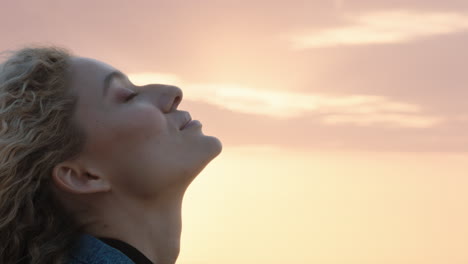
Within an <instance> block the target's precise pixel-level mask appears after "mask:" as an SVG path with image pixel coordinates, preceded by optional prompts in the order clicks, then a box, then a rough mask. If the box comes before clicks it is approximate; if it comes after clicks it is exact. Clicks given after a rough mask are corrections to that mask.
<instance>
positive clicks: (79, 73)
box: [69, 57, 116, 85]
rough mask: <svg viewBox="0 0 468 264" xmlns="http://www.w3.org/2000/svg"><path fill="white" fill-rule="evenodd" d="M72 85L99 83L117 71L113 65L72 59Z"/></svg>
mask: <svg viewBox="0 0 468 264" xmlns="http://www.w3.org/2000/svg"><path fill="white" fill-rule="evenodd" d="M69 66H70V68H69V73H70V75H71V81H72V85H73V84H75V83H83V82H87V83H88V84H89V83H99V82H102V81H103V79H104V77H105V76H106V74H108V73H109V72H111V71H114V70H116V69H115V68H114V67H112V66H111V65H109V64H107V63H105V62H102V61H99V60H96V59H92V58H85V57H72V58H71V59H70V63H69Z"/></svg>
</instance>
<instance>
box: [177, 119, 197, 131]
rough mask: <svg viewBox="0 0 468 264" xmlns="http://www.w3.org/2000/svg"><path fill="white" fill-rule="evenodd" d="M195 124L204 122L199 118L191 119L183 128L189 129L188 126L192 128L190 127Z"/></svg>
mask: <svg viewBox="0 0 468 264" xmlns="http://www.w3.org/2000/svg"><path fill="white" fill-rule="evenodd" d="M194 126H202V123H201V122H200V121H198V120H190V121H189V122H187V123H186V124H185V125H184V126H183V127H182V129H181V130H184V129H187V128H190V127H194Z"/></svg>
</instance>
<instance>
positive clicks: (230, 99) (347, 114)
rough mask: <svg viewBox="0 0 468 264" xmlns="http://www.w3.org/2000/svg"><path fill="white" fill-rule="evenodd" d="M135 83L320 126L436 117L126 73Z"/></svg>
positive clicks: (407, 109)
mask: <svg viewBox="0 0 468 264" xmlns="http://www.w3.org/2000/svg"><path fill="white" fill-rule="evenodd" d="M129 78H130V79H131V80H132V81H133V82H134V83H135V84H139V85H141V84H147V83H165V84H172V85H177V86H180V87H181V88H182V89H183V91H184V97H185V98H188V99H190V100H196V101H201V102H206V103H209V104H212V105H216V106H219V107H222V108H225V109H228V110H231V111H235V112H240V113H247V114H253V115H263V116H268V117H273V118H277V119H288V118H292V117H298V116H301V115H309V114H312V115H313V116H316V118H318V119H319V120H320V121H321V122H323V124H327V125H336V124H350V125H357V126H371V125H374V126H392V127H395V126H396V127H408V128H425V127H432V126H435V125H437V124H438V123H439V122H441V121H442V119H441V118H440V117H436V116H432V115H428V114H425V113H424V111H423V109H422V108H421V107H420V106H419V105H416V104H411V103H406V102H400V101H397V100H393V99H391V98H387V97H383V96H373V95H358V94H354V95H327V94H310V93H293V92H283V91H269V90H260V89H254V88H249V87H243V86H240V85H234V84H211V83H206V84H195V83H185V82H183V81H182V80H181V79H180V78H178V77H177V76H176V75H173V74H161V73H154V74H153V73H144V74H129Z"/></svg>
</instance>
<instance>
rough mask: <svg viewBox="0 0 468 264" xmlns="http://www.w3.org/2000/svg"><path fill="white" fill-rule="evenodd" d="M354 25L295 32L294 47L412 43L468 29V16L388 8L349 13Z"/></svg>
mask: <svg viewBox="0 0 468 264" xmlns="http://www.w3.org/2000/svg"><path fill="white" fill-rule="evenodd" d="M346 17H347V18H348V19H349V20H350V21H351V23H352V24H351V25H344V26H342V27H336V28H329V29H323V30H318V31H314V32H310V33H301V34H293V35H290V36H288V37H287V38H288V39H289V40H290V41H291V42H292V48H293V49H307V48H314V47H327V46H336V45H363V44H384V43H401V42H409V41H413V40H416V39H419V38H423V37H428V36H433V35H441V34H449V33H455V32H460V31H465V30H468V15H465V14H457V13H442V12H438V13H435V12H432V13H419V12H410V11H386V12H376V13H368V14H364V15H358V16H355V15H348V16H346Z"/></svg>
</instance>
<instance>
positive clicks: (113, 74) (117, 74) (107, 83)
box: [102, 71, 125, 97]
mask: <svg viewBox="0 0 468 264" xmlns="http://www.w3.org/2000/svg"><path fill="white" fill-rule="evenodd" d="M114 77H118V78H125V74H123V73H122V72H121V71H113V72H111V73H109V74H108V75H107V76H106V77H105V78H104V88H103V89H102V96H103V97H105V96H106V94H107V91H108V90H109V86H110V82H111V80H112V78H114Z"/></svg>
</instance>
